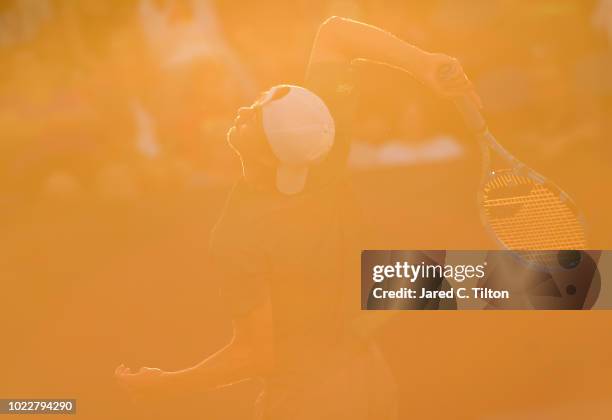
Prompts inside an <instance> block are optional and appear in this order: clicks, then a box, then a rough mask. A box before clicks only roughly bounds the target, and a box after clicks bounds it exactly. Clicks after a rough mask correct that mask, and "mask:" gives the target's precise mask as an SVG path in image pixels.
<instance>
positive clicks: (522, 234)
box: [440, 67, 587, 267]
mask: <svg viewBox="0 0 612 420" xmlns="http://www.w3.org/2000/svg"><path fill="white" fill-rule="evenodd" d="M452 70H453V69H449V68H448V67H446V68H442V69H441V72H440V77H442V78H446V77H448V75H449V71H451V72H452ZM454 102H455V104H456V106H457V108H458V110H459V112H460V113H461V116H462V117H463V119H464V121H465V123H466V125H467V127H468V128H469V130H470V131H471V132H472V134H473V135H474V136H475V137H476V138H477V139H478V140H479V142H480V144H481V148H482V155H483V171H482V180H481V185H480V189H479V192H478V202H479V212H480V216H481V220H482V222H483V224H484V225H485V227H486V228H487V230H488V232H489V233H490V234H491V235H492V236H493V238H494V239H495V240H496V241H497V242H498V243H499V244H500V245H501V246H502V247H504V248H506V249H510V250H516V251H530V252H521V254H522V257H524V258H525V259H526V260H528V261H530V262H532V263H536V264H544V265H546V266H547V267H551V265H554V266H556V265H557V264H558V262H557V255H556V254H557V253H551V252H536V251H547V250H548V251H552V250H581V249H585V248H586V246H587V241H586V228H585V225H584V220H583V218H582V216H581V215H580V212H579V210H578V208H577V207H576V205H575V204H574V202H573V201H572V199H571V198H570V197H569V196H568V195H567V194H566V193H565V192H564V191H562V190H561V189H560V188H559V187H557V186H556V185H555V184H554V183H552V182H551V181H549V180H547V179H546V178H545V177H543V176H542V175H540V174H538V173H537V172H535V171H534V170H533V169H531V168H529V167H528V166H526V165H525V164H524V163H522V162H520V161H519V160H518V159H516V158H515V157H514V156H512V155H511V154H510V153H509V152H508V151H507V150H505V149H504V148H503V147H502V146H501V145H500V144H499V143H498V142H497V140H496V139H495V137H494V136H493V134H491V132H490V131H489V128H488V126H487V123H486V121H485V119H484V118H483V116H482V115H481V113H480V111H479V110H478V107H477V106H476V104H475V103H474V102H473V100H472V99H470V98H469V97H468V96H463V97H458V98H456V99H455V100H454Z"/></svg>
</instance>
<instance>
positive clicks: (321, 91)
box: [304, 61, 354, 97]
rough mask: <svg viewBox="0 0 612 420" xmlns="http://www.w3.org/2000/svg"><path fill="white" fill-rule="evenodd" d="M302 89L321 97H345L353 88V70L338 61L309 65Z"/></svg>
mask: <svg viewBox="0 0 612 420" xmlns="http://www.w3.org/2000/svg"><path fill="white" fill-rule="evenodd" d="M304 87H306V88H307V89H309V90H312V91H313V92H314V93H316V94H317V95H319V96H321V97H330V96H347V95H349V94H351V93H352V91H353V88H354V77H353V69H352V67H351V66H350V65H349V64H347V63H344V62H338V61H318V62H314V63H311V64H310V65H309V66H308V71H307V73H306V78H305V82H304Z"/></svg>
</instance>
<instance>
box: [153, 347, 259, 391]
mask: <svg viewBox="0 0 612 420" xmlns="http://www.w3.org/2000/svg"><path fill="white" fill-rule="evenodd" d="M267 368H268V364H267V363H266V362H265V361H264V360H259V358H258V357H257V355H256V353H255V352H253V351H252V350H251V349H250V347H249V346H248V345H245V344H244V343H239V342H236V341H235V340H234V341H232V343H230V344H228V345H227V346H226V347H224V348H222V349H221V350H219V351H218V352H216V353H215V354H213V355H211V356H210V357H208V358H206V359H205V360H203V361H202V362H200V363H198V364H197V365H195V366H193V367H190V368H187V369H183V370H179V371H174V372H164V373H162V375H161V378H160V379H161V380H160V382H159V384H160V387H161V388H164V389H167V390H169V391H171V392H180V391H182V390H190V389H198V390H207V389H214V388H217V387H219V386H223V385H227V384H230V383H233V382H238V381H240V380H243V379H247V378H252V377H254V376H258V375H262V374H263V373H265V371H266V369H267Z"/></svg>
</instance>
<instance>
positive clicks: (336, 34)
mask: <svg viewBox="0 0 612 420" xmlns="http://www.w3.org/2000/svg"><path fill="white" fill-rule="evenodd" d="M356 59H364V60H370V61H375V62H379V63H383V64H386V65H389V66H393V67H397V68H399V69H401V70H404V71H406V72H408V73H410V74H411V75H412V76H413V77H415V78H416V79H417V80H419V81H421V82H422V83H424V84H425V85H427V86H429V87H431V88H432V89H434V91H436V92H437V93H439V94H441V95H445V96H459V95H464V94H471V95H473V93H472V92H473V87H472V83H471V82H470V80H469V79H468V78H467V76H466V75H465V72H464V71H463V68H462V67H461V64H460V63H459V61H458V60H457V59H455V58H453V57H450V56H448V55H445V54H437V53H430V52H427V51H423V50H421V49H420V48H418V47H416V46H414V45H412V44H410V43H408V42H406V41H403V40H401V39H399V38H398V37H396V36H395V35H393V34H391V33H389V32H387V31H385V30H383V29H380V28H377V27H376V26H372V25H369V24H366V23H363V22H358V21H355V20H352V19H347V18H342V17H338V16H332V17H330V18H328V19H327V20H325V21H324V22H323V23H322V24H321V26H320V27H319V30H318V32H317V36H316V38H315V42H314V45H313V47H312V52H311V56H310V61H309V66H311V65H313V64H315V63H318V62H326V61H327V62H328V61H335V62H345V63H349V62H351V61H353V60H356ZM444 69H447V70H449V72H448V74H447V75H446V77H441V76H440V73H441V71H443V70H444ZM474 99H475V100H476V101H477V102H478V103H479V99H478V98H477V97H476V96H475V95H474Z"/></svg>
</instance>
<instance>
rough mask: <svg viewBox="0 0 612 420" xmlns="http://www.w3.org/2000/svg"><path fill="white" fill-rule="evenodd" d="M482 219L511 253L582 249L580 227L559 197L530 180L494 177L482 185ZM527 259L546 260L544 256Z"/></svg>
mask: <svg viewBox="0 0 612 420" xmlns="http://www.w3.org/2000/svg"><path fill="white" fill-rule="evenodd" d="M482 204H483V208H484V215H485V218H486V219H487V221H488V223H489V226H490V227H491V229H492V230H493V232H494V233H495V234H496V235H497V237H498V239H499V240H500V241H501V242H502V243H503V244H504V246H506V247H507V248H508V249H513V250H560V249H584V248H585V247H586V235H585V232H584V229H583V226H582V224H581V223H580V221H579V220H578V218H577V216H576V214H575V213H574V211H572V209H571V208H570V207H569V206H568V205H567V204H566V203H564V202H563V201H562V200H561V198H560V197H559V194H558V193H556V192H554V191H551V190H550V189H549V188H547V187H546V186H544V185H541V184H537V183H535V182H534V181H533V180H531V179H530V178H527V177H524V176H518V175H515V174H503V175H498V176H496V177H494V178H493V179H491V180H490V181H489V182H487V183H486V184H485V188H484V195H483V203H482ZM529 258H534V259H536V260H538V261H539V260H542V259H545V260H548V258H549V254H547V253H531V254H530V257H529Z"/></svg>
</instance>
